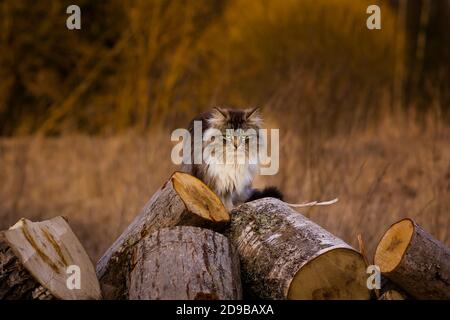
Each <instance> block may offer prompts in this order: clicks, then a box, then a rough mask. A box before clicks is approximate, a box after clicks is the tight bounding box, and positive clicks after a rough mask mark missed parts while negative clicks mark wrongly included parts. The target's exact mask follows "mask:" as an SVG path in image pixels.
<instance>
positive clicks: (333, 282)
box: [288, 248, 370, 300]
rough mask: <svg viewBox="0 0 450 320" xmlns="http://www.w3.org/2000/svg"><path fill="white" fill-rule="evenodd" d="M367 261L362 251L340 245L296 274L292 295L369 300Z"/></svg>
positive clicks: (311, 298)
mask: <svg viewBox="0 0 450 320" xmlns="http://www.w3.org/2000/svg"><path fill="white" fill-rule="evenodd" d="M365 269H366V266H365V263H364V261H363V259H361V256H360V254H359V253H358V252H356V251H354V250H351V249H346V248H337V249H332V250H329V251H327V252H325V253H323V254H321V255H319V256H318V257H316V258H315V259H313V260H311V261H309V262H308V263H307V264H306V265H305V266H303V267H302V268H301V269H300V270H299V271H298V272H297V274H296V275H295V277H294V279H293V280H292V282H291V285H290V287H289V293H288V299H293V300H298V299H300V300H318V299H320V300H323V299H326V300H347V299H357V300H366V299H369V298H370V292H369V290H368V289H367V287H366V285H365V283H366V274H365Z"/></svg>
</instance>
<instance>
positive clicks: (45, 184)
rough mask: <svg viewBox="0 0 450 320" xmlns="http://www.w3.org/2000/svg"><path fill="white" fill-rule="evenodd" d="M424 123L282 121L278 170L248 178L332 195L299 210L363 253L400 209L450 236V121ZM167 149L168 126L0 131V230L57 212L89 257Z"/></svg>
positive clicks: (137, 197) (138, 203)
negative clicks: (347, 127) (305, 132)
mask: <svg viewBox="0 0 450 320" xmlns="http://www.w3.org/2000/svg"><path fill="white" fill-rule="evenodd" d="M278 120H280V119H278ZM272 123H273V124H276V121H274V122H272ZM281 127H282V126H281ZM430 127H431V128H433V129H428V130H422V129H420V128H419V127H417V126H415V125H412V124H409V125H408V124H403V125H394V124H392V123H389V122H387V121H384V122H382V124H381V125H380V126H379V127H377V128H375V129H367V130H364V131H363V132H361V131H358V132H354V133H349V134H346V135H340V136H335V137H334V138H329V139H325V138H317V139H315V138H314V137H313V136H311V137H310V138H309V139H307V138H301V139H300V138H299V137H298V136H296V134H294V133H293V131H287V130H281V133H280V134H281V139H282V143H281V150H280V156H281V159H280V165H281V167H280V172H279V173H278V175H276V176H273V177H263V178H258V179H257V185H264V184H276V185H278V186H279V187H281V188H282V189H283V190H284V192H285V194H286V197H287V200H288V201H290V202H303V201H307V200H322V199H323V200H326V199H330V198H334V197H339V199H340V201H339V203H338V204H336V205H334V206H331V207H322V208H320V209H319V208H313V209H309V210H306V211H303V213H304V214H306V215H307V216H309V217H310V218H311V219H312V220H314V221H316V222H317V223H319V224H320V225H322V226H324V227H325V228H327V229H328V230H330V231H331V232H333V233H335V234H336V235H338V236H340V237H342V238H343V239H344V240H346V241H348V242H349V243H351V244H352V245H353V246H357V234H358V233H359V232H361V233H362V234H363V238H364V240H365V242H366V246H367V249H368V252H369V254H370V255H372V253H373V250H374V246H375V245H376V243H377V241H378V239H379V238H380V236H381V234H382V232H383V231H384V230H385V229H386V228H387V227H388V226H389V225H390V224H391V223H393V222H394V221H396V220H398V219H400V218H401V217H405V216H409V217H413V218H415V219H417V221H418V222H419V224H422V225H423V226H424V227H425V229H427V230H428V231H430V232H431V233H432V234H433V235H434V236H435V237H436V238H438V239H439V240H441V241H444V242H445V243H446V244H447V245H449V244H450V233H449V230H450V215H449V212H450V149H449V148H448V141H450V129H449V128H448V127H442V128H440V127H439V126H437V125H434V126H430ZM170 150H171V143H170V139H169V133H168V132H167V133H162V132H161V133H158V134H150V135H148V136H142V135H141V136H139V135H136V134H132V133H130V134H126V135H125V134H124V135H121V136H116V137H109V138H100V137H88V136H81V135H74V136H64V137H60V138H42V139H40V138H12V139H3V140H1V142H0V168H1V170H0V181H2V184H1V186H0V229H5V228H7V227H8V226H10V225H12V224H13V223H14V222H15V221H16V220H17V219H19V218H20V217H26V218H29V219H32V220H39V219H45V218H50V217H53V216H57V215H64V216H66V217H67V218H68V219H69V221H70V224H71V226H72V227H73V229H74V231H75V233H76V234H77V235H78V236H79V238H80V239H81V241H82V243H83V244H84V246H85V247H86V249H87V251H88V253H89V254H90V256H91V257H92V259H93V260H96V259H98V258H99V256H100V255H101V254H102V253H103V251H104V250H105V249H106V248H107V247H108V246H109V245H110V244H111V243H112V241H113V240H114V239H115V238H116V237H117V236H118V235H119V234H120V233H121V232H122V231H123V230H124V228H125V227H126V226H127V225H128V223H129V222H130V221H131V220H132V219H133V217H134V216H135V215H136V214H137V212H138V211H139V209H140V208H141V207H142V206H143V205H144V204H145V202H146V201H147V200H148V199H149V197H150V196H151V195H152V194H153V193H154V192H155V191H156V190H157V188H158V187H159V186H160V185H161V184H162V183H163V182H164V181H165V179H167V178H168V176H169V175H170V173H171V171H172V170H174V169H175V167H174V166H172V165H171V162H170Z"/></svg>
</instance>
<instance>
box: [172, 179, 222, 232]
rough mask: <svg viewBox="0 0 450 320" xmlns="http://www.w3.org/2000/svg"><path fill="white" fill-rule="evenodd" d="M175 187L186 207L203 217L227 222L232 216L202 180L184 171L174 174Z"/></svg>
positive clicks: (215, 221)
mask: <svg viewBox="0 0 450 320" xmlns="http://www.w3.org/2000/svg"><path fill="white" fill-rule="evenodd" d="M172 183H173V188H174V189H175V191H176V192H177V193H178V195H179V196H180V198H181V200H182V201H183V202H184V204H185V205H186V208H187V209H188V210H189V211H190V212H192V213H194V214H197V215H199V216H200V217H201V218H203V219H206V220H211V221H212V222H214V223H222V222H223V223H227V222H229V221H230V216H229V214H228V212H227V211H226V209H225V207H224V206H223V204H222V201H221V200H220V199H219V197H218V196H217V195H216V194H215V193H214V192H212V191H211V189H209V188H208V186H206V185H205V184H204V183H203V182H202V181H201V180H199V179H197V178H195V177H193V176H191V175H189V174H187V173H183V172H175V173H174V174H173V176H172Z"/></svg>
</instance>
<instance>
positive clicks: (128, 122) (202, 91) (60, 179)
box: [0, 0, 450, 260]
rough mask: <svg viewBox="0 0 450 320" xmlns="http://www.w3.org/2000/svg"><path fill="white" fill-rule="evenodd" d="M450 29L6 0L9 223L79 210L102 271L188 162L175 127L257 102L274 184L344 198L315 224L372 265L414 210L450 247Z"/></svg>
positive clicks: (442, 10)
mask: <svg viewBox="0 0 450 320" xmlns="http://www.w3.org/2000/svg"><path fill="white" fill-rule="evenodd" d="M70 4H77V5H79V6H80V7H81V11H82V29H81V30H80V31H69V30H67V29H66V27H65V21H66V18H67V14H66V13H65V11H66V8H67V6H68V5H70ZM370 4H378V5H379V6H380V7H381V12H382V29H381V30H373V31H370V30H368V29H367V28H366V19H367V17H368V15H367V14H366V8H367V6H368V5H370ZM449 18H450V1H448V0H433V1H429V0H428V1H427V0H408V1H405V0H397V1H375V0H373V1H365V0H358V1H356V0H314V1H313V0H283V1H277V0H255V1H247V0H227V1H225V0H216V1H208V0H196V1H181V0H180V1H163V0H160V1H159V0H152V1H151V0H147V1H144V0H136V1H119V0H110V1H87V0H84V1H83V0H80V1H76V2H73V1H50V0H42V1H39V2H31V1H29V0H17V1H12V0H4V1H0V79H1V81H0V134H1V138H0V181H1V184H0V229H5V228H8V227H9V226H10V225H12V224H13V223H15V222H16V221H17V220H18V219H19V218H21V217H26V218H29V219H31V220H40V219H46V218H50V217H53V216H57V215H64V216H66V217H67V218H68V219H69V222H70V224H71V226H72V227H73V229H74V231H75V233H76V234H77V235H78V236H79V238H80V240H81V242H82V243H83V244H84V245H85V247H86V249H87V251H88V253H89V254H90V256H91V258H92V259H93V260H97V259H98V258H99V257H100V255H101V254H102V253H103V252H104V251H105V250H106V249H107V248H108V247H109V245H110V244H111V243H112V242H113V241H114V239H115V238H116V237H117V236H118V235H119V234H120V233H121V232H122V231H123V230H124V229H125V228H126V226H127V225H128V224H129V223H130V222H131V220H132V219H133V217H134V216H135V215H136V214H137V212H138V211H139V209H140V208H141V207H142V206H143V205H144V204H145V202H146V201H147V200H148V199H149V198H150V196H151V195H152V194H153V193H154V192H155V191H156V190H157V189H158V188H159V187H160V186H161V184H162V183H164V181H165V180H166V179H167V178H168V177H169V175H170V174H171V172H172V171H173V170H175V169H176V167H175V166H174V165H172V163H171V160H170V151H171V148H172V146H173V144H172V142H171V141H170V133H171V131H172V130H174V129H176V128H179V127H185V126H186V125H187V123H188V121H189V120H190V118H192V117H193V116H195V115H196V114H197V113H199V112H201V111H204V110H207V109H209V108H210V107H212V106H233V107H247V106H255V105H258V106H262V107H263V115H264V116H265V119H266V123H267V126H268V127H271V128H280V139H281V146H280V171H279V173H278V174H277V175H275V176H270V177H267V176H266V177H258V178H257V181H256V185H257V186H263V185H268V184H275V185H277V186H279V187H280V188H281V189H282V190H283V191H284V193H285V194H286V200H287V201H289V202H305V201H312V200H328V199H332V198H335V197H338V198H339V199H340V201H339V203H338V204H336V205H333V206H330V207H322V208H312V209H307V210H304V211H302V213H304V214H305V215H307V216H308V217H310V218H311V219H312V220H313V221H316V222H317V223H319V224H320V225H322V226H324V227H325V228H327V229H328V230H329V231H331V232H333V233H335V234H336V235H338V236H340V237H342V238H343V239H344V240H346V241H347V242H349V243H350V244H352V245H354V246H355V247H358V242H357V234H358V233H361V234H362V236H363V239H364V241H365V244H366V247H367V251H368V253H369V257H370V258H371V257H372V254H373V251H374V247H375V245H376V244H377V241H378V240H379V238H380V237H381V235H382V233H383V232H384V230H386V229H387V228H388V227H389V225H390V224H392V223H393V222H395V221H397V220H398V219H400V218H402V217H406V216H409V217H413V218H415V219H416V220H417V222H418V223H419V224H422V225H423V226H424V227H425V228H426V229H427V230H428V231H430V232H431V233H432V234H433V235H434V236H436V238H438V239H439V240H441V241H443V242H445V243H446V244H447V245H450V143H449V141H450V103H449V101H450V93H449V88H450V81H449V77H450V72H449V68H450V57H449V43H450V41H449V40H450V36H449V34H450V32H449V29H450V28H449V25H448V22H449Z"/></svg>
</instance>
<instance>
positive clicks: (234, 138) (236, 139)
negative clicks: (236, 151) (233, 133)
mask: <svg viewBox="0 0 450 320" xmlns="http://www.w3.org/2000/svg"><path fill="white" fill-rule="evenodd" d="M233 144H234V147H235V148H237V147H238V146H239V137H233Z"/></svg>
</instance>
